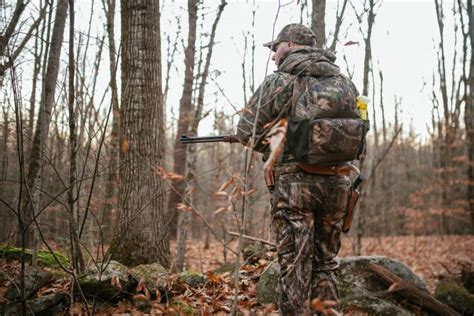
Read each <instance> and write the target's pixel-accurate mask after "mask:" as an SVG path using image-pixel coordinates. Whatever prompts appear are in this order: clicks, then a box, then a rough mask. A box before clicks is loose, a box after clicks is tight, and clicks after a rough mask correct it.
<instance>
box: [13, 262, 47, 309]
mask: <svg viewBox="0 0 474 316" xmlns="http://www.w3.org/2000/svg"><path fill="white" fill-rule="evenodd" d="M52 281H53V275H52V274H51V273H50V272H48V271H44V270H42V269H38V268H34V267H27V268H26V271H25V298H30V297H32V296H33V295H34V294H35V293H36V291H38V290H39V289H40V288H42V287H43V286H45V285H46V284H48V283H51V282H52ZM19 287H20V277H19V276H17V277H16V278H15V283H10V284H9V285H8V287H7V291H6V293H5V298H6V299H7V300H8V301H10V302H12V301H18V300H20V291H19Z"/></svg>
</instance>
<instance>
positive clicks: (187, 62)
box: [168, 0, 198, 234]
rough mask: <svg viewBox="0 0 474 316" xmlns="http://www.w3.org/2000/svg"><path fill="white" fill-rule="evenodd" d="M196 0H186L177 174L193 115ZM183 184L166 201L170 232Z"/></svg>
mask: <svg viewBox="0 0 474 316" xmlns="http://www.w3.org/2000/svg"><path fill="white" fill-rule="evenodd" d="M197 10H198V7H197V1H194V0H188V25H189V31H188V46H187V47H186V51H185V54H184V66H185V70H184V85H183V94H182V96H181V100H180V101H179V119H178V129H177V132H176V139H175V143H174V151H173V163H174V167H173V171H174V172H175V173H177V174H181V175H184V174H185V172H186V164H185V163H184V162H185V161H186V147H187V146H186V145H183V144H181V143H180V142H179V138H180V137H181V135H183V134H187V133H188V131H189V127H190V125H191V123H192V120H193V119H194V116H193V104H192V94H193V82H194V57H195V54H196V24H197ZM184 188H185V184H184V183H183V182H180V183H177V184H176V185H175V186H174V190H171V193H170V199H169V203H168V210H169V212H170V224H171V225H170V227H171V231H172V233H174V234H175V233H176V228H177V227H176V224H175V223H176V222H178V221H177V219H178V213H177V212H176V210H175V206H176V204H177V203H179V202H181V201H182V195H183V192H184Z"/></svg>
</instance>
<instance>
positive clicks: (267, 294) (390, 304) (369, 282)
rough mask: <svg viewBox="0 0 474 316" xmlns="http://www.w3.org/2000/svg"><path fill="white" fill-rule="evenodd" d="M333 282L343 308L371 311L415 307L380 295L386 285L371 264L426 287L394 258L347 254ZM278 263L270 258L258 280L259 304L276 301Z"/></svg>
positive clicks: (402, 310)
mask: <svg viewBox="0 0 474 316" xmlns="http://www.w3.org/2000/svg"><path fill="white" fill-rule="evenodd" d="M339 261H340V262H339V263H340V266H339V270H338V271H337V273H336V282H337V286H338V289H339V295H340V298H341V303H342V309H343V310H344V311H346V312H347V311H351V312H356V313H368V314H370V315H373V314H376V315H413V314H414V312H412V311H414V310H415V309H414V308H412V307H411V306H404V305H402V304H401V303H400V302H399V301H397V300H396V299H395V298H394V297H391V296H387V295H383V296H381V295H379V294H380V293H381V291H385V290H386V289H387V287H386V286H384V285H383V284H381V283H380V282H379V281H377V280H376V279H375V278H374V277H373V276H372V273H371V272H370V269H369V265H370V264H378V265H381V266H383V267H385V268H386V269H388V270H389V271H390V272H392V273H393V274H395V275H397V276H398V277H400V278H402V279H403V280H404V281H406V282H409V283H411V284H413V285H415V286H416V287H418V288H420V289H422V290H423V291H426V284H425V283H424V282H423V280H422V279H421V278H420V277H418V276H417V275H416V274H415V273H414V272H413V271H412V270H410V268H409V267H408V266H406V265H405V264H404V263H402V262H399V261H397V260H394V259H391V258H388V257H380V256H367V257H347V258H342V259H340V260H339ZM278 274H279V266H278V263H277V262H276V261H273V262H272V263H271V264H270V265H269V266H267V267H266V269H265V270H264V271H263V273H262V275H261V276H260V279H259V281H258V282H257V299H258V301H259V302H260V303H262V304H269V303H275V304H276V303H277V298H278V296H277V284H278Z"/></svg>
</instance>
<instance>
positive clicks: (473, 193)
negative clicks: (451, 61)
mask: <svg viewBox="0 0 474 316" xmlns="http://www.w3.org/2000/svg"><path fill="white" fill-rule="evenodd" d="M467 14H468V17H469V39H470V42H471V64H470V68H469V79H468V85H469V87H468V89H467V91H469V92H468V94H467V97H466V103H465V106H466V108H465V109H464V122H465V124H466V134H467V135H466V140H467V152H468V153H469V154H468V155H469V165H468V180H469V184H468V189H467V200H468V201H469V203H468V208H469V213H470V214H471V234H474V116H473V113H474V102H473V99H474V11H473V10H472V2H471V1H470V0H468V1H467Z"/></svg>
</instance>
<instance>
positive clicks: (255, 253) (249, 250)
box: [242, 242, 268, 264]
mask: <svg viewBox="0 0 474 316" xmlns="http://www.w3.org/2000/svg"><path fill="white" fill-rule="evenodd" d="M267 252H268V250H267V248H266V247H265V245H264V244H263V243H261V242H249V243H246V244H245V245H244V246H243V248H242V257H243V258H244V260H245V262H247V263H248V264H255V263H257V262H258V260H260V259H266V257H267Z"/></svg>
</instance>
